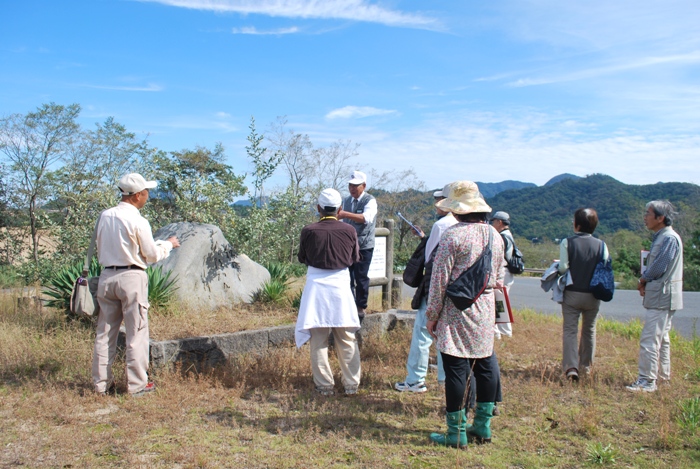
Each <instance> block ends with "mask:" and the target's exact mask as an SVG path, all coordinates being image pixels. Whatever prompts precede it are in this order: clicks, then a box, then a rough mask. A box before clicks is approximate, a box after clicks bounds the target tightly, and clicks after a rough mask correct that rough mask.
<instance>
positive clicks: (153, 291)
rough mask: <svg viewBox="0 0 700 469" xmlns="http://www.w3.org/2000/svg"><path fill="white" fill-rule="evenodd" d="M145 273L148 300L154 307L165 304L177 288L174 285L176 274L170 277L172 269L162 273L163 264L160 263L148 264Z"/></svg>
mask: <svg viewBox="0 0 700 469" xmlns="http://www.w3.org/2000/svg"><path fill="white" fill-rule="evenodd" d="M146 273H147V274H148V302H149V303H150V304H151V306H156V307H162V306H165V305H167V304H168V302H169V301H170V299H171V298H172V297H173V293H175V290H177V289H178V288H179V287H178V286H176V285H175V282H176V281H177V276H175V277H172V273H173V271H172V270H169V271H168V272H166V273H163V266H160V265H159V266H156V267H153V266H149V267H148V269H146ZM171 277H172V278H171Z"/></svg>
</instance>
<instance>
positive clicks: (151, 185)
mask: <svg viewBox="0 0 700 469" xmlns="http://www.w3.org/2000/svg"><path fill="white" fill-rule="evenodd" d="M157 185H158V181H146V180H145V179H144V178H143V176H141V175H140V174H138V173H131V174H127V175H126V176H124V177H122V178H121V179H120V180H119V190H120V191H121V192H122V195H132V194H136V193H137V192H141V191H142V190H144V189H155V187H156V186H157Z"/></svg>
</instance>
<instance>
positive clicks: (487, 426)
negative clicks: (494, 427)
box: [467, 402, 494, 445]
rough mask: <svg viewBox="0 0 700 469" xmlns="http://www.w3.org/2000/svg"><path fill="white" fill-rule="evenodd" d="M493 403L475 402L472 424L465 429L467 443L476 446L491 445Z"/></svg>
mask: <svg viewBox="0 0 700 469" xmlns="http://www.w3.org/2000/svg"><path fill="white" fill-rule="evenodd" d="M493 405H494V403H493V402H477V403H476V409H474V422H473V424H472V425H469V426H468V427H467V436H468V437H469V441H471V442H474V443H476V444H479V445H480V444H483V443H491V417H493Z"/></svg>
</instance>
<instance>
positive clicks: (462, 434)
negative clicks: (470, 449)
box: [430, 409, 467, 449]
mask: <svg viewBox="0 0 700 469" xmlns="http://www.w3.org/2000/svg"><path fill="white" fill-rule="evenodd" d="M445 420H446V421H447V433H431V434H430V441H432V442H433V443H435V444H437V445H440V446H451V447H453V448H461V449H466V448H467V412H466V409H462V410H458V411H457V412H448V413H447V417H446V419H445Z"/></svg>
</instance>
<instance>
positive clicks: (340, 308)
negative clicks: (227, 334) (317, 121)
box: [294, 189, 360, 396]
mask: <svg viewBox="0 0 700 469" xmlns="http://www.w3.org/2000/svg"><path fill="white" fill-rule="evenodd" d="M342 200H343V199H342V197H341V196H340V193H339V192H338V191H336V190H335V189H324V190H323V191H322V192H321V194H320V195H319V196H318V205H317V209H318V212H319V214H320V216H321V220H320V221H318V222H316V223H312V224H310V225H307V226H305V227H304V228H303V229H302V230H301V238H300V243H299V254H298V259H299V262H301V263H302V264H306V265H307V266H308V270H307V272H306V285H305V286H304V291H303V293H302V295H301V304H300V306H299V317H298V318H297V325H296V329H295V331H294V336H295V340H296V345H297V347H301V346H302V345H304V343H306V341H308V340H311V371H312V373H313V378H314V384H315V385H316V391H318V392H319V393H320V394H321V395H324V396H330V395H332V394H334V393H335V390H334V387H335V382H334V380H333V371H332V370H331V367H330V364H329V362H328V335H329V333H330V332H332V333H333V339H334V341H335V349H336V352H337V355H338V362H339V363H340V371H341V373H342V376H343V379H342V382H343V386H344V388H345V394H347V395H351V394H355V393H357V388H358V386H359V385H360V350H359V348H358V346H357V339H356V338H355V332H357V331H358V330H359V329H360V320H359V318H358V315H357V308H356V307H355V300H354V299H353V295H352V291H351V290H350V288H348V284H349V282H350V271H349V267H350V266H352V265H353V264H354V263H356V262H357V261H358V260H359V259H360V252H359V246H358V244H357V234H356V233H355V230H354V229H353V227H351V226H349V225H347V224H345V223H340V222H339V221H338V214H339V212H340V211H341V210H340V206H341V204H342Z"/></svg>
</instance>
